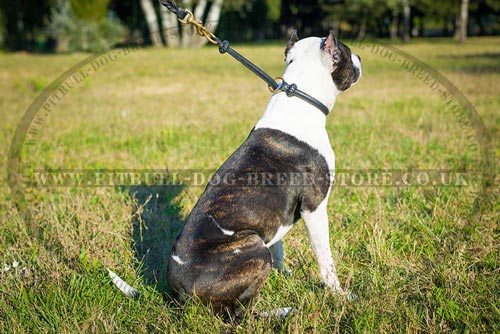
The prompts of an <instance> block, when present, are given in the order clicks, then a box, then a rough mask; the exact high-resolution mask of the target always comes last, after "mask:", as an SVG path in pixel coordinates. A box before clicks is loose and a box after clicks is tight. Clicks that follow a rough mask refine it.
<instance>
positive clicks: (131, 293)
mask: <svg viewBox="0 0 500 334" xmlns="http://www.w3.org/2000/svg"><path fill="white" fill-rule="evenodd" d="M106 269H108V274H109V277H111V281H112V282H113V284H114V285H116V287H117V288H118V289H120V291H121V292H123V294H124V295H125V296H127V297H130V298H137V297H139V295H140V292H139V290H137V289H135V288H133V287H131V286H130V285H128V284H127V282H125V281H124V280H122V279H121V277H120V276H118V275H117V274H115V273H114V272H113V271H111V270H110V269H109V268H106Z"/></svg>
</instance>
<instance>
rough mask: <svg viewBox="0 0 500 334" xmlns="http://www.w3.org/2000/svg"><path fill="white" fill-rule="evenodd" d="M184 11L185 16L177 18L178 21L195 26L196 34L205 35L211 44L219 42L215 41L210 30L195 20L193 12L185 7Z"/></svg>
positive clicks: (215, 38)
mask: <svg viewBox="0 0 500 334" xmlns="http://www.w3.org/2000/svg"><path fill="white" fill-rule="evenodd" d="M185 12H186V16H185V17H184V18H183V19H181V18H179V19H178V20H179V22H180V23H182V24H191V25H193V26H194V27H195V28H196V32H197V33H198V35H200V36H202V37H205V38H206V39H208V41H209V42H210V43H212V44H219V43H218V42H217V37H216V36H215V35H214V34H213V33H212V32H211V31H210V30H208V29H207V28H206V27H204V26H203V23H201V21H196V19H195V18H194V14H193V12H191V11H190V10H187V9H186V10H185Z"/></svg>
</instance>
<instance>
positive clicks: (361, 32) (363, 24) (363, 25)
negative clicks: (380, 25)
mask: <svg viewBox="0 0 500 334" xmlns="http://www.w3.org/2000/svg"><path fill="white" fill-rule="evenodd" d="M367 15H368V13H363V16H362V17H361V22H360V23H359V32H358V38H359V39H364V38H365V37H366V16H367Z"/></svg>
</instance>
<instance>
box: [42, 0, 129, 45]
mask: <svg viewBox="0 0 500 334" xmlns="http://www.w3.org/2000/svg"><path fill="white" fill-rule="evenodd" d="M98 2H99V3H98ZM105 2H107V4H106V7H105V8H104V4H105ZM108 5H109V1H108V0H106V1H100V0H90V1H89V0H71V1H65V0H58V1H57V4H56V5H55V6H54V7H53V8H52V10H51V18H50V22H49V25H48V27H47V32H48V34H50V36H51V37H52V38H54V39H56V40H57V51H59V52H67V51H90V52H101V51H104V50H106V49H108V48H109V47H110V46H112V45H113V44H115V43H116V42H118V41H119V40H120V39H121V38H122V37H123V34H124V27H123V26H122V25H121V23H120V21H119V20H118V19H116V18H115V17H114V16H112V15H109V17H108V8H107V6H108ZM103 8H104V9H103ZM87 11H93V12H92V13H88V12H87Z"/></svg>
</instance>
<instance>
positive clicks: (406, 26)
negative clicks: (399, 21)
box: [403, 0, 411, 43]
mask: <svg viewBox="0 0 500 334" xmlns="http://www.w3.org/2000/svg"><path fill="white" fill-rule="evenodd" d="M403 18H404V20H403V42H405V43H408V42H409V41H410V29H411V24H410V23H411V22H410V19H411V9H410V5H409V4H408V0H403Z"/></svg>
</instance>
